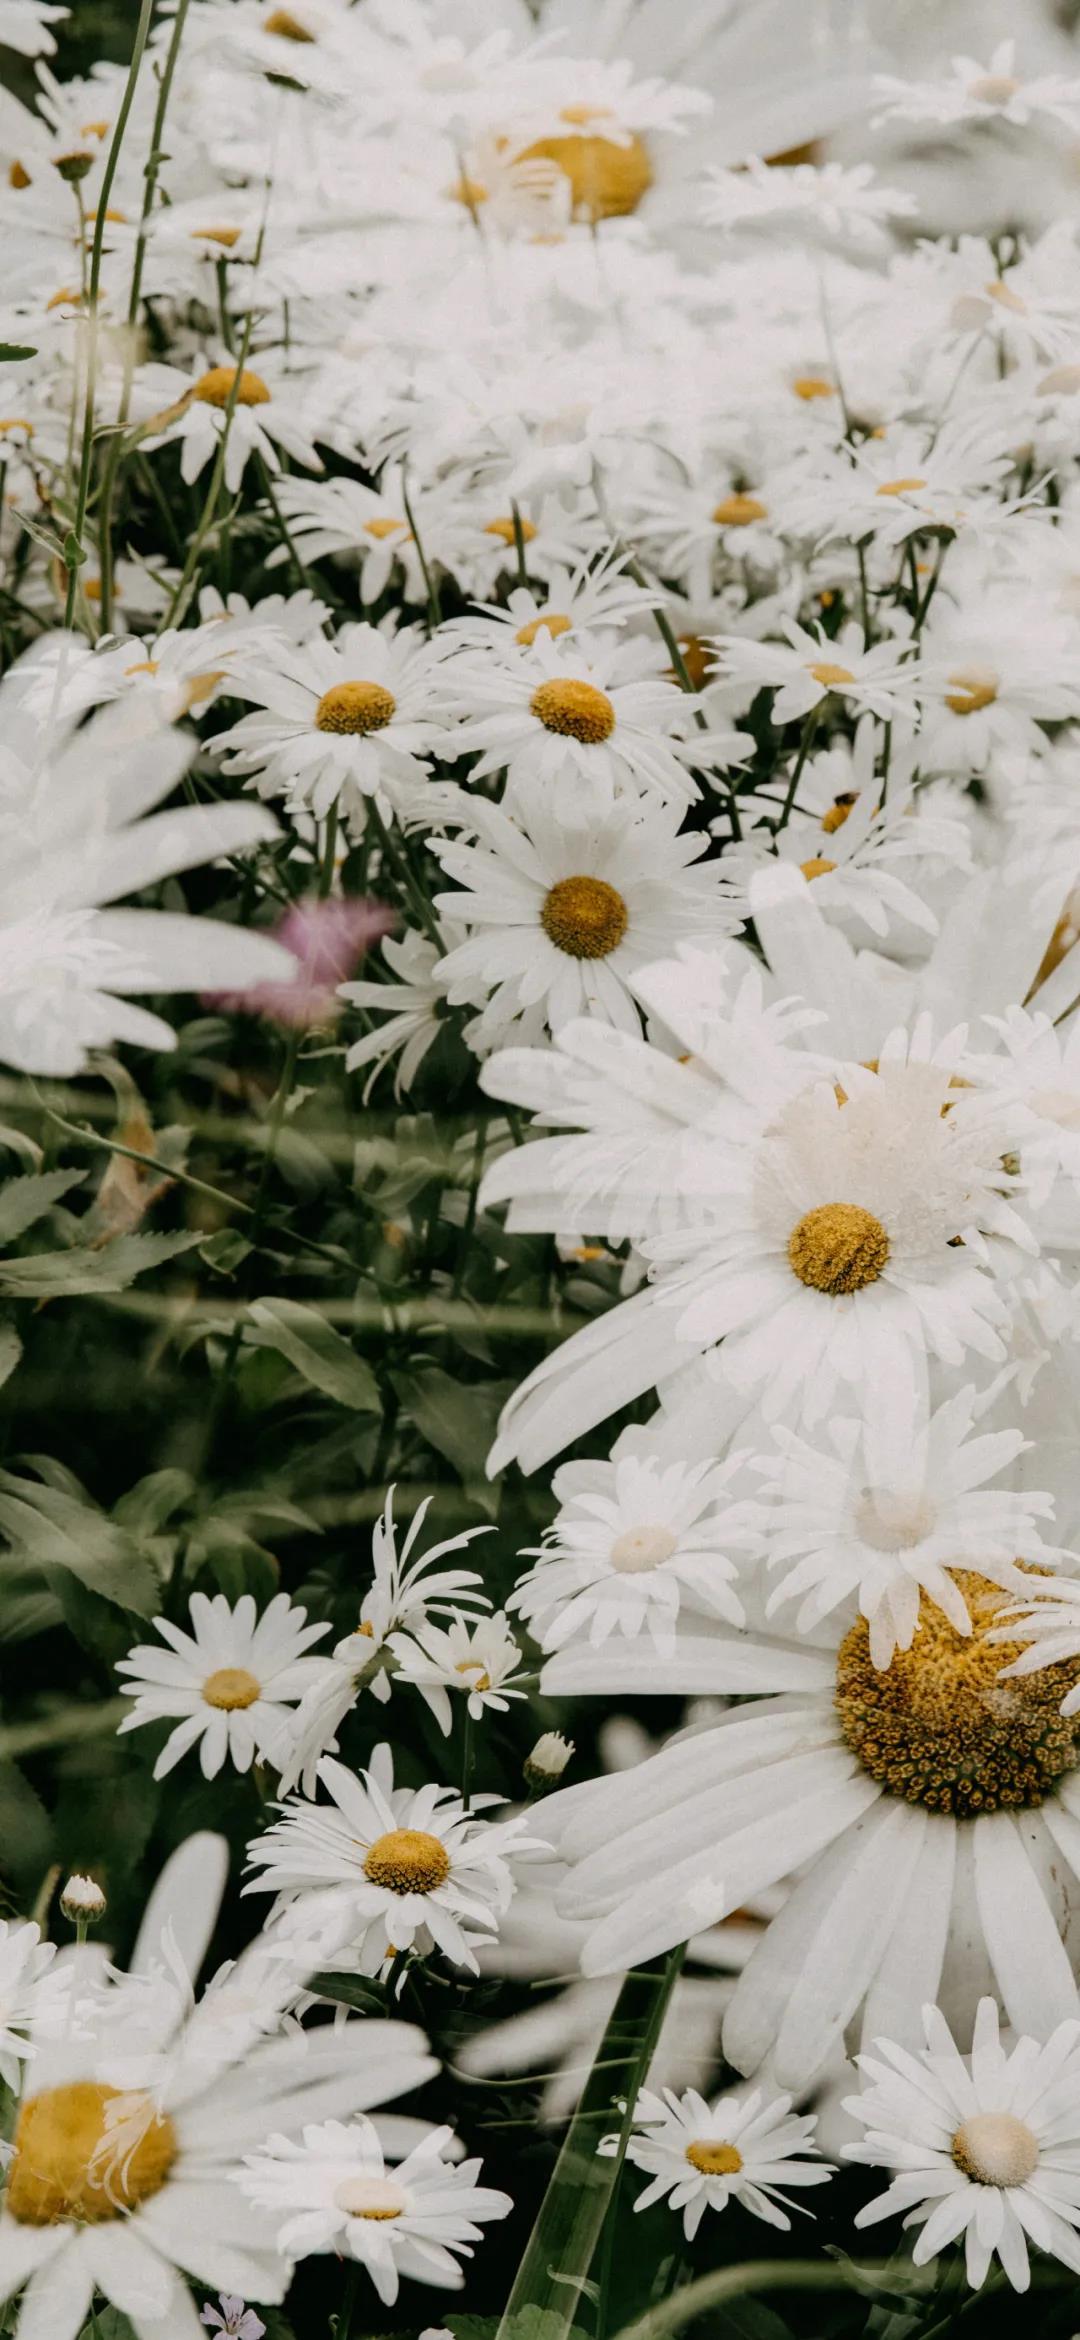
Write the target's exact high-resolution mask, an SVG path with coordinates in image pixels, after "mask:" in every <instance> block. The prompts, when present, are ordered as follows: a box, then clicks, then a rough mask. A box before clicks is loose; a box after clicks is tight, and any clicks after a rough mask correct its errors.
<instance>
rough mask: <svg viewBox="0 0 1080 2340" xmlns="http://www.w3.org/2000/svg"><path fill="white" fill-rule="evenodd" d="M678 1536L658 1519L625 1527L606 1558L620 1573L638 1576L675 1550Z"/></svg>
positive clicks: (659, 1563)
mask: <svg viewBox="0 0 1080 2340" xmlns="http://www.w3.org/2000/svg"><path fill="white" fill-rule="evenodd" d="M678 1544H679V1539H678V1536H677V1535H676V1534H675V1533H674V1530H673V1529H672V1528H669V1527H665V1526H664V1525H663V1522H662V1521H660V1520H654V1521H651V1522H650V1523H649V1524H648V1525H647V1526H644V1527H636V1528H625V1529H624V1531H623V1533H622V1535H621V1536H616V1538H615V1542H614V1543H613V1545H612V1547H611V1550H610V1552H609V1554H608V1558H609V1560H610V1562H611V1565H612V1567H613V1568H615V1569H617V1570H618V1572H619V1575H620V1576H640V1575H642V1574H644V1572H645V1571H646V1570H647V1569H649V1568H659V1567H660V1566H661V1563H662V1562H663V1561H665V1560H670V1558H671V1555H672V1553H673V1552H675V1551H677V1550H678Z"/></svg>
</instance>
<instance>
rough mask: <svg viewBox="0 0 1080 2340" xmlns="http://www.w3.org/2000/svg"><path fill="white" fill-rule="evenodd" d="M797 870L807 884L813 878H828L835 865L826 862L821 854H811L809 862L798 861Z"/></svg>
mask: <svg viewBox="0 0 1080 2340" xmlns="http://www.w3.org/2000/svg"><path fill="white" fill-rule="evenodd" d="M799 868H800V869H801V871H802V873H803V876H804V878H806V879H807V881H808V882H809V881H811V880H813V879H814V878H819V877H828V875H829V872H830V870H833V869H835V868H836V863H835V861H828V860H827V859H826V857H825V855H824V854H823V853H812V854H811V856H810V859H809V861H800V863H799Z"/></svg>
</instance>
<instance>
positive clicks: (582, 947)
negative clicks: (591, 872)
mask: <svg viewBox="0 0 1080 2340" xmlns="http://www.w3.org/2000/svg"><path fill="white" fill-rule="evenodd" d="M628 923H629V919H628V914H627V908H626V904H625V902H624V901H623V898H622V895H621V894H619V893H617V892H616V890H615V887H614V886H609V885H608V882H607V879H606V878H597V877H568V878H560V879H559V880H558V883H557V884H556V885H554V886H552V887H551V890H550V892H549V893H548V894H547V895H546V896H545V898H544V906H543V909H542V910H541V912H540V924H541V926H542V927H543V929H544V933H545V934H546V936H547V938H548V941H549V942H553V943H554V945H555V948H556V950H557V951H565V952H566V955H567V957H568V958H570V959H606V958H607V957H608V956H609V955H610V953H611V952H612V951H614V950H617V949H618V946H619V944H620V943H621V941H622V938H623V936H624V934H625V933H626V929H627V925H628Z"/></svg>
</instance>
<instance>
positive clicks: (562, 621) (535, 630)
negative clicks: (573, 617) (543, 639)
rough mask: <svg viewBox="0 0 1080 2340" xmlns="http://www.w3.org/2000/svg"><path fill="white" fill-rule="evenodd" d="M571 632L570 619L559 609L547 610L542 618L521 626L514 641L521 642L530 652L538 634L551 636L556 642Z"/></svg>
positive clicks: (531, 619)
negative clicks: (561, 635)
mask: <svg viewBox="0 0 1080 2340" xmlns="http://www.w3.org/2000/svg"><path fill="white" fill-rule="evenodd" d="M569 631H570V620H569V618H568V617H563V616H562V614H561V612H560V611H559V610H557V609H546V610H545V611H544V613H543V615H542V616H541V617H535V618H530V619H529V621H528V623H527V625H524V626H519V627H518V630H517V633H516V634H515V635H514V640H515V642H520V643H521V644H522V646H523V648H524V649H526V650H530V649H531V648H532V645H533V643H534V642H535V640H536V637H537V635H538V634H550V636H551V639H552V641H553V642H554V641H556V640H557V638H558V636H559V635H560V634H568V633H569Z"/></svg>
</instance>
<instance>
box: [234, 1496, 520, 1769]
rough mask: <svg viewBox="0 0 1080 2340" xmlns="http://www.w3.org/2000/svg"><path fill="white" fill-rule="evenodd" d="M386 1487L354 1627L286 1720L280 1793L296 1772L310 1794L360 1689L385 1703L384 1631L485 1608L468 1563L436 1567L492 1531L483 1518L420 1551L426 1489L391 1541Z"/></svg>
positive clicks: (393, 1525) (387, 1651) (407, 1629)
mask: <svg viewBox="0 0 1080 2340" xmlns="http://www.w3.org/2000/svg"><path fill="white" fill-rule="evenodd" d="M395 1492H396V1490H395V1489H394V1488H393V1487H389V1488H388V1489H387V1494H386V1503H385V1505H384V1508H383V1511H382V1515H381V1517H380V1518H379V1519H377V1520H376V1522H375V1525H374V1528H373V1529H372V1534H371V1565H372V1570H373V1574H372V1580H371V1583H370V1584H369V1585H368V1587H367V1589H366V1591H365V1592H364V1595H363V1598H362V1600H361V1603H360V1614H359V1618H358V1620H357V1624H356V1627H355V1630H354V1631H353V1632H352V1633H346V1634H345V1635H343V1637H342V1639H341V1640H340V1641H338V1642H336V1643H335V1645H334V1650H333V1654H332V1656H331V1657H329V1658H324V1659H322V1660H320V1661H319V1671H318V1673H317V1675H316V1677H315V1679H314V1681H313V1682H312V1685H311V1688H310V1689H308V1690H307V1691H305V1693H304V1696H303V1698H302V1699H301V1701H300V1704H299V1706H298V1708H297V1710H296V1714H295V1718H293V1719H292V1721H291V1723H290V1727H289V1732H288V1743H287V1745H286V1747H285V1748H284V1749H283V1750H281V1751H279V1752H280V1756H281V1758H282V1759H281V1760H280V1761H279V1768H280V1770H281V1775H282V1776H281V1783H280V1784H281V1793H282V1794H283V1795H287V1794H288V1793H289V1791H290V1789H292V1788H293V1787H295V1785H296V1783H297V1781H298V1780H299V1779H301V1778H302V1780H303V1785H304V1793H305V1795H308V1796H313V1795H314V1793H315V1786H316V1778H317V1773H316V1765H317V1762H318V1758H319V1756H320V1755H322V1754H324V1753H326V1752H327V1751H328V1750H332V1749H334V1748H335V1747H336V1746H337V1739H336V1736H335V1734H336V1732H337V1728H338V1725H339V1723H341V1722H343V1721H344V1718H345V1716H346V1715H347V1714H348V1713H349V1711H350V1708H351V1707H353V1706H355V1704H356V1701H357V1699H358V1698H359V1696H360V1694H361V1691H362V1690H363V1689H368V1690H370V1692H371V1695H372V1697H373V1698H376V1699H378V1700H379V1702H380V1704H381V1703H384V1702H385V1700H386V1699H387V1698H389V1696H390V1683H391V1679H392V1670H391V1668H390V1666H389V1665H388V1664H387V1659H388V1658H390V1657H391V1656H392V1654H393V1653H392V1650H391V1647H390V1644H391V1637H392V1636H393V1635H394V1634H395V1633H398V1632H404V1633H416V1632H418V1631H419V1629H420V1628H421V1627H422V1626H424V1625H426V1624H427V1623H428V1621H429V1620H430V1619H431V1618H434V1617H443V1616H450V1617H454V1618H457V1619H460V1618H461V1617H462V1615H463V1614H464V1613H467V1612H468V1611H469V1610H476V1609H486V1608H487V1607H488V1606H489V1603H488V1600H487V1596H486V1594H485V1593H484V1592H483V1591H482V1589H481V1587H482V1585H483V1578H482V1576H481V1575H480V1574H479V1572H478V1571H477V1570H476V1569H475V1568H459V1567H449V1568H446V1567H442V1566H440V1562H442V1561H444V1560H445V1559H446V1557H447V1554H448V1553H451V1552H464V1550H465V1549H466V1546H467V1545H469V1544H471V1543H472V1541H473V1539H474V1537H476V1536H483V1535H488V1534H490V1533H491V1530H490V1528H489V1527H488V1526H487V1525H486V1524H481V1525H480V1526H479V1527H474V1528H465V1529H464V1530H463V1532H462V1533H461V1534H460V1535H457V1536H445V1537H443V1538H442V1539H441V1541H440V1542H439V1543H437V1544H431V1545H429V1547H428V1549H427V1550H426V1551H420V1550H418V1549H417V1547H418V1545H419V1542H420V1537H421V1534H422V1531H423V1527H424V1522H425V1520H426V1518H427V1515H428V1512H429V1510H430V1508H431V1501H432V1498H431V1496H430V1495H429V1496H425V1498H424V1501H423V1502H422V1503H419V1504H418V1505H417V1507H416V1510H415V1512H414V1513H413V1516H412V1519H411V1520H410V1522H409V1526H408V1529H407V1530H406V1533H405V1536H404V1539H403V1541H402V1542H401V1544H400V1546H399V1543H398V1527H397V1522H396V1520H395V1518H394V1495H395Z"/></svg>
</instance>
